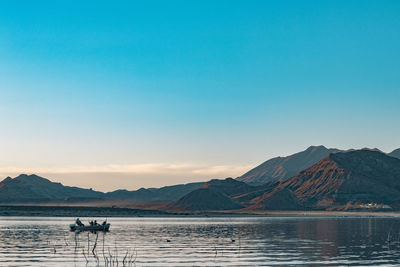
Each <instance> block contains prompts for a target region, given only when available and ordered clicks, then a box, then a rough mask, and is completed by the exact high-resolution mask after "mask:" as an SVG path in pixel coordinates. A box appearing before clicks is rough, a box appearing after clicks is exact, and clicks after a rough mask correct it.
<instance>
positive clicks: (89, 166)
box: [0, 0, 400, 190]
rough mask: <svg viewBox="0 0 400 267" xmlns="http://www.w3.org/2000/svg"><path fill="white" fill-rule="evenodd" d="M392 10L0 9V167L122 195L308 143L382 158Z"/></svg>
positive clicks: (387, 146)
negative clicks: (369, 151)
mask: <svg viewBox="0 0 400 267" xmlns="http://www.w3.org/2000/svg"><path fill="white" fill-rule="evenodd" d="M399 14H400V1H361V0H360V1H348V0H346V1H322V0H321V1H142V2H136V1H114V2H111V1H104V2H103V1H2V2H1V3H0V125H1V133H0V137H1V138H0V149H1V156H0V173H1V174H4V175H5V174H7V173H12V172H14V173H18V172H20V171H25V172H28V173H30V172H39V173H40V174H43V175H45V174H47V175H48V176H50V178H52V179H53V180H57V181H62V182H63V183H65V184H74V185H81V186H89V185H91V184H94V183H97V182H96V181H100V180H101V179H103V177H113V178H115V181H118V182H117V184H116V185H115V186H114V187H113V186H112V185H102V183H103V182H101V181H102V180H101V181H100V182H98V183H97V184H95V185H93V187H94V188H98V189H104V190H106V189H108V188H115V187H126V188H130V189H134V188H138V187H140V186H158V185H166V184H173V183H177V182H185V181H192V180H199V179H203V180H206V179H208V178H211V177H214V176H217V177H224V176H225V175H226V176H228V175H232V176H238V175H240V174H242V173H241V172H242V171H244V170H246V169H247V168H248V167H249V166H254V165H256V164H258V163H260V162H262V161H264V160H266V159H268V158H270V157H273V156H278V155H287V154H290V153H294V152H297V151H299V150H303V149H305V148H306V147H307V146H309V145H319V144H323V145H325V146H328V147H337V148H342V149H344V148H361V147H378V148H380V149H382V150H384V151H391V150H393V149H395V148H398V147H400V139H399V133H400V75H399V74H400V49H399V48H400V15H399ZM110 165H112V166H110ZM146 168H148V169H149V170H148V169H146ZM98 170H102V171H98ZM124 170H125V171H124ZM98 172H99V173H100V174H99V175H98V176H96V174H97V173H98ZM90 177H91V178H90ZM93 177H102V178H101V179H100V178H99V179H100V180H96V179H95V178H93ZM203 177H204V178H203Z"/></svg>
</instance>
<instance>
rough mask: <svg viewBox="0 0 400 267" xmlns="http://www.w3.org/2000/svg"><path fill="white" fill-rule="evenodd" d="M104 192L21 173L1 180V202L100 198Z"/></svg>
mask: <svg viewBox="0 0 400 267" xmlns="http://www.w3.org/2000/svg"><path fill="white" fill-rule="evenodd" d="M103 195H104V194H103V193H102V192H97V191H93V190H90V189H82V188H78V187H70V186H64V185H62V184H61V183H53V182H51V181H49V180H47V179H45V178H42V177H39V176H37V175H26V174H21V175H19V176H17V177H15V178H10V177H7V178H6V179H4V180H3V181H1V182H0V203H38V202H39V203H40V202H49V201H87V200H95V199H100V198H101V197H102V196H103Z"/></svg>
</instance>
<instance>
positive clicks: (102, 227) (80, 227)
mask: <svg viewBox="0 0 400 267" xmlns="http://www.w3.org/2000/svg"><path fill="white" fill-rule="evenodd" d="M69 229H70V230H71V231H78V232H82V231H103V232H108V231H109V229H110V224H109V223H107V222H103V223H102V224H97V223H96V224H92V222H91V223H90V225H84V224H83V223H81V221H80V220H79V218H78V219H77V222H76V223H74V224H70V225H69Z"/></svg>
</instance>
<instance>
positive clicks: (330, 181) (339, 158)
mask: <svg viewBox="0 0 400 267" xmlns="http://www.w3.org/2000/svg"><path fill="white" fill-rule="evenodd" d="M281 190H286V191H287V190H289V191H291V192H293V193H294V195H295V196H296V198H295V199H293V201H294V202H296V203H295V204H294V205H297V204H298V203H301V205H302V206H304V207H306V208H308V209H330V208H335V207H345V206H346V205H351V204H354V203H359V204H367V203H379V204H387V205H391V206H393V207H395V208H396V207H398V205H399V203H400V160H399V159H396V158H393V157H389V156H387V155H386V154H383V153H380V152H376V151H371V150H357V151H351V152H341V153H335V154H330V155H328V156H327V157H325V158H324V159H323V160H321V161H320V162H318V163H316V164H314V165H313V166H311V167H310V168H308V169H306V170H304V171H301V172H299V173H298V174H297V175H296V176H294V177H292V178H290V179H289V180H287V181H285V182H283V183H280V184H279V185H277V186H276V187H275V189H274V190H273V191H272V192H271V193H268V194H265V195H263V196H262V197H259V198H258V199H257V200H256V201H255V205H254V206H253V208H255V209H260V208H261V209H263V207H264V204H265V203H266V202H268V201H269V199H270V197H271V196H272V195H273V194H274V193H276V192H279V191H281Z"/></svg>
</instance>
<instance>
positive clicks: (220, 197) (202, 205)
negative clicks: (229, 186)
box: [170, 188, 243, 211]
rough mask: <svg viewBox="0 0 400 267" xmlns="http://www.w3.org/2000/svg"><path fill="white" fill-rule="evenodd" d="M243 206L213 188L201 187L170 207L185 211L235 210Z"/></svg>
mask: <svg viewBox="0 0 400 267" xmlns="http://www.w3.org/2000/svg"><path fill="white" fill-rule="evenodd" d="M240 208H243V206H242V205H240V204H239V203H237V202H236V201H234V199H232V198H231V197H229V196H227V195H226V194H224V193H222V192H220V191H218V190H215V189H211V188H200V189H197V190H194V191H192V192H190V193H189V194H187V195H185V196H183V197H182V198H180V199H179V200H178V201H177V202H176V203H174V204H173V205H172V206H171V207H170V209H172V210H185V211H205V210H235V209H240Z"/></svg>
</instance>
